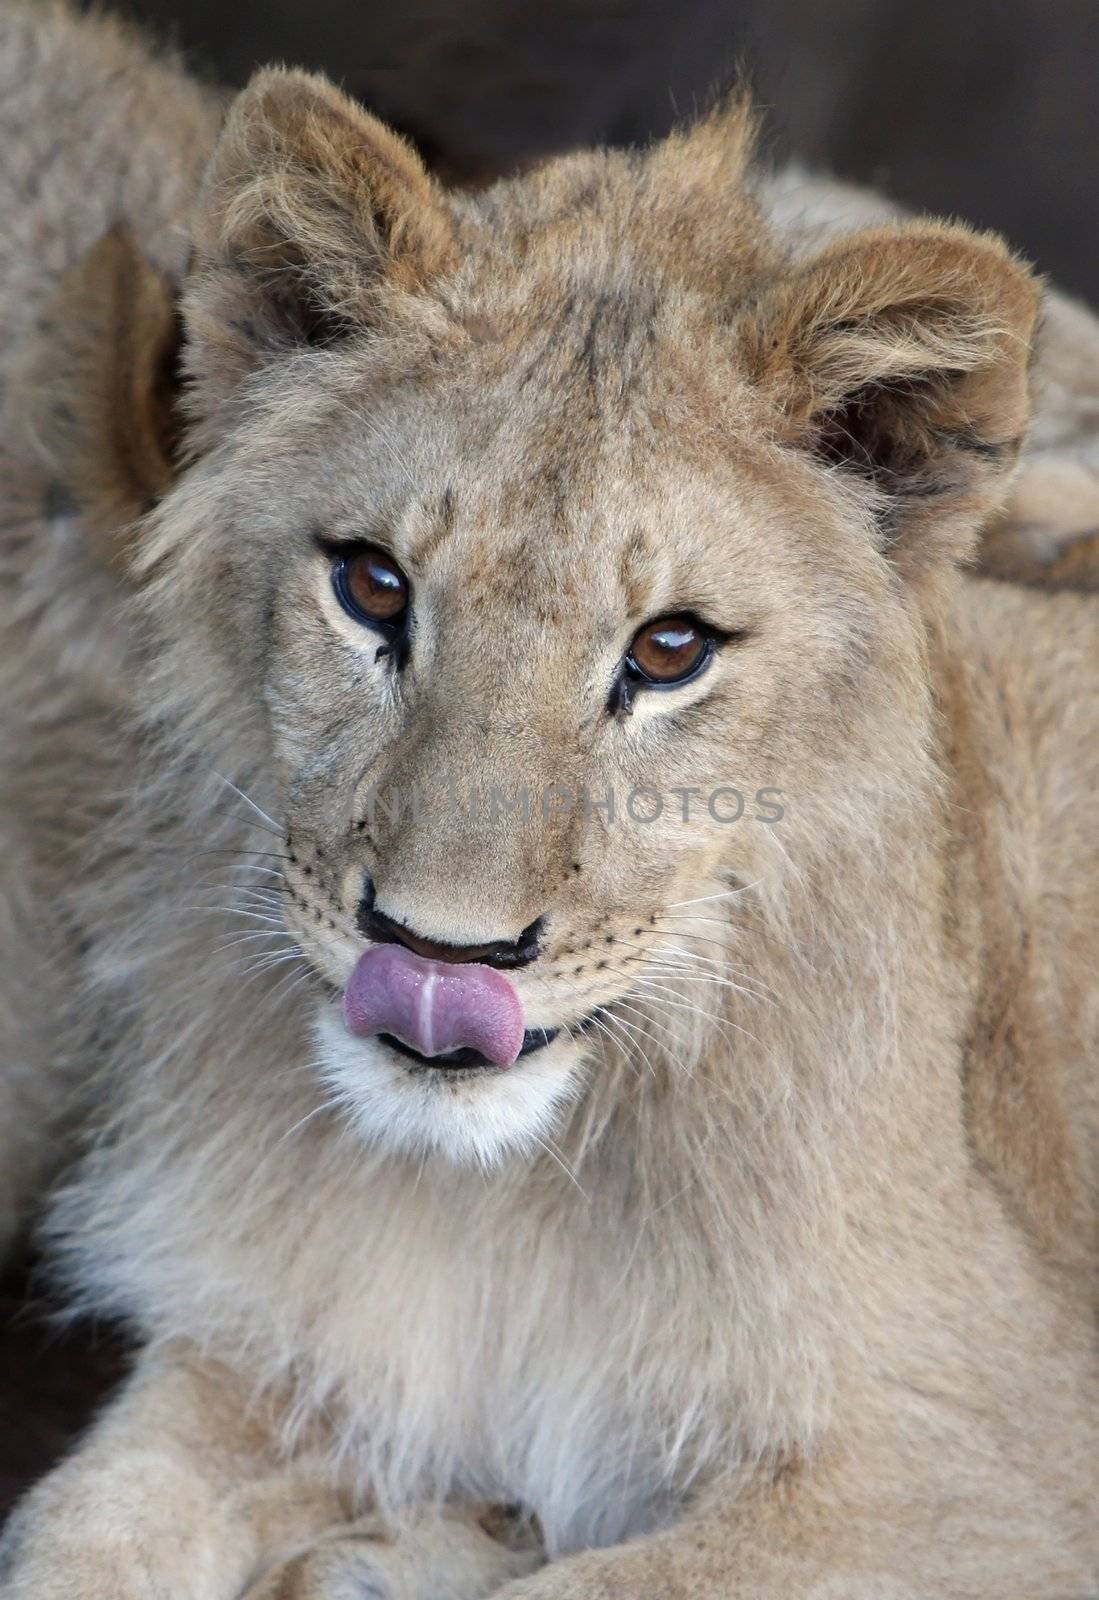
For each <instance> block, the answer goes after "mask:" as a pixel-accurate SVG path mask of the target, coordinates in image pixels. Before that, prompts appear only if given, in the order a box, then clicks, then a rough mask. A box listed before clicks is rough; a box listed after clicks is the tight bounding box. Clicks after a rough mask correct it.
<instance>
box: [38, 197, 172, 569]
mask: <svg viewBox="0 0 1099 1600" xmlns="http://www.w3.org/2000/svg"><path fill="white" fill-rule="evenodd" d="M179 349H180V322H179V317H178V315H177V290H176V286H175V284H174V283H173V282H172V281H171V280H170V279H169V278H168V276H167V275H166V274H165V273H163V272H161V271H160V270H159V269H158V268H157V267H155V266H154V265H153V264H152V263H151V262H150V261H149V259H148V257H147V256H146V255H145V252H144V251H143V250H142V248H141V246H140V245H139V244H138V243H137V241H136V239H135V238H134V236H133V234H132V233H131V232H130V230H129V229H128V228H127V227H125V226H122V225H119V226H117V227H115V228H112V229H111V231H110V232H109V233H107V234H105V235H104V236H103V238H102V239H100V240H99V242H98V244H96V245H93V247H92V248H91V250H89V251H88V253H87V254H86V255H85V256H84V257H83V258H82V259H81V260H80V261H79V262H77V264H76V265H75V266H74V267H73V268H71V269H70V271H69V272H68V273H66V275H65V277H64V278H62V280H61V282H60V284H59V285H58V288H57V291H56V293H55V294H54V296H53V298H52V300H51V301H50V302H49V304H48V306H47V308H46V312H45V315H44V316H43V318H42V319H41V321H40V322H39V325H38V327H37V328H36V330H35V332H34V334H33V335H32V336H31V337H30V338H29V339H28V341H27V343H26V345H25V347H24V349H23V351H22V353H21V355H20V356H19V358H18V359H17V361H16V363H15V366H14V369H13V371H12V374H11V384H10V402H9V416H10V419H11V421H10V426H11V427H13V428H16V429H23V430H24V431H25V435H26V438H27V440H28V442H29V446H30V448H31V449H32V451H33V453H34V455H35V456H36V457H37V459H38V460H39V461H40V462H41V464H42V467H43V468H44V470H45V471H46V472H47V473H48V474H49V476H50V479H51V481H52V482H53V483H54V484H55V485H56V487H57V489H58V490H59V491H60V492H61V494H62V495H63V496H64V497H65V499H67V500H69V501H71V502H72V504H73V505H74V506H75V507H76V509H77V510H78V512H79V514H80V519H81V522H82V524H83V526H84V527H85V528H86V530H87V533H88V537H89V538H90V539H91V540H92V541H93V542H94V544H95V547H96V550H97V553H98V555H99V557H100V559H101V560H102V561H103V562H104V563H105V564H106V565H108V566H110V567H112V568H114V569H115V570H116V571H119V572H120V573H123V574H124V573H126V572H127V571H128V549H129V544H130V541H131V539H132V536H133V529H134V526H135V524H136V523H137V521H138V520H139V518H140V517H141V516H142V515H143V514H144V513H145V512H146V511H148V510H149V508H150V507H151V506H152V505H154V504H155V502H156V501H157V500H158V499H159V498H160V496H161V495H162V494H163V493H164V492H165V491H166V490H167V489H168V488H169V487H170V485H171V483H172V480H173V478H174V476H175V473H176V470H177V447H178V443H179V412H178V405H177V402H178V397H179V389H178V364H179Z"/></svg>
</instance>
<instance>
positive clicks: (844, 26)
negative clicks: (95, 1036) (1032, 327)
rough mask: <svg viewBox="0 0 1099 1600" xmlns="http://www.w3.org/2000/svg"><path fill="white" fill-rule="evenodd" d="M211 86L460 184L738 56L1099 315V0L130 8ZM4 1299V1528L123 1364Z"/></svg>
mask: <svg viewBox="0 0 1099 1600" xmlns="http://www.w3.org/2000/svg"><path fill="white" fill-rule="evenodd" d="M122 8H123V9H126V10H128V11H129V12H130V13H131V15H133V16H136V17H138V18H139V19H141V20H143V21H145V22H147V23H150V24H151V25H152V26H153V27H154V28H155V29H156V31H157V32H158V33H160V34H161V35H162V36H163V37H166V38H168V39H169V40H171V41H173V42H175V43H177V44H178V45H179V46H180V47H181V48H182V49H183V50H184V52H185V54H186V56H187V58H188V60H189V61H190V63H191V65H192V66H193V67H194V68H195V69H196V70H198V71H200V72H202V73H203V74H204V75H206V76H208V77H211V78H217V79H222V80H224V81H226V82H229V83H241V82H243V80H244V79H245V78H246V77H247V76H248V74H249V72H250V71H251V70H252V68H253V67H254V66H256V65H258V64H260V63H263V62H268V61H273V60H284V61H287V62H291V63H295V64H299V65H304V66H310V67H319V68H323V69H324V70H326V71H328V72H329V73H331V75H332V76H333V77H335V78H336V79H338V80H339V81H340V82H342V83H343V85H344V86H345V87H346V88H348V89H349V90H351V91H352V92H353V93H354V94H357V95H358V96H360V97H361V98H362V99H363V100H364V101H366V103H367V104H368V105H370V106H371V107H372V109H374V110H375V111H377V112H379V113H380V114H381V115H383V116H385V117H388V118H389V119H390V120H392V121H393V122H395V123H396V124H397V125H398V126H399V127H401V128H402V129H403V130H404V131H405V132H406V133H408V134H410V135H411V136H412V137H413V138H414V139H415V140H416V141H417V142H418V143H419V144H420V146H421V148H422V149H423V151H424V153H425V155H426V156H427V157H428V159H429V161H430V162H431V163H432V164H433V165H434V166H435V167H436V168H437V169H438V170H439V171H440V172H441V173H442V174H443V175H444V176H446V177H448V178H451V179H453V180H454V181H458V182H463V183H476V182H483V181H486V180H487V179H490V178H492V177H495V176H497V175H499V174H500V173H504V172H509V171H514V170H516V169H517V168H520V167H522V166H524V165H526V164H529V163H530V162H531V161H535V160H537V159H539V158H540V157H542V156H545V155H547V154H549V153H551V152H553V151H555V150H560V149H565V148H568V147H569V146H570V145H575V144H589V143H593V142H610V143H628V142H631V141H639V140H645V139H648V138H650V137H652V136H653V135H656V134H660V133H663V132H665V131H666V130H667V128H668V127H669V126H670V125H671V123H672V122H673V121H674V120H676V119H677V118H679V117H683V116H689V115H690V114H691V113H692V112H693V111H694V110H696V109H698V108H700V107H702V106H704V105H705V104H706V103H707V101H708V99H709V97H710V95H711V93H712V92H713V90H714V88H715V87H718V86H721V85H724V84H727V83H728V82H729V81H730V80H731V78H732V77H733V75H734V72H735V70H736V68H737V66H738V64H743V66H745V67H746V68H747V71H748V73H749V76H750V77H751V78H752V80H753V81H754V83H755V86H756V92H757V98H758V99H759V101H760V103H761V104H762V106H763V107H764V108H765V110H766V112H767V130H768V131H767V134H766V138H765V148H766V149H767V151H768V153H769V154H771V155H772V156H774V157H775V158H776V159H781V158H783V157H785V156H789V155H792V154H793V155H797V156H800V157H801V158H803V159H804V160H806V161H807V162H809V163H811V164H812V165H814V166H819V167H824V168H828V169H830V170H832V171H834V172H836V173H838V174H839V175H840V176H843V177H846V178H851V179H855V180H857V181H861V182H865V183H871V184H874V185H876V186H878V187H881V188H883V189H886V190H888V191H889V192H890V193H891V194H892V195H894V196H895V197H896V198H897V199H899V200H902V201H904V202H906V203H907V204H909V205H910V206H913V207H916V208H922V209H927V210H932V211H939V212H945V213H952V214H957V215H961V216H963V217H966V218H967V219H968V220H970V221H971V222H975V223H979V224H981V225H984V226H986V227H995V228H999V229H1002V230H1003V231H1004V232H1005V233H1006V234H1007V235H1008V236H1009V237H1010V238H1011V239H1012V241H1013V242H1014V243H1015V244H1016V245H1017V246H1018V247H1019V248H1021V249H1022V250H1024V251H1025V252H1026V253H1027V254H1028V255H1029V256H1030V257H1031V258H1032V259H1033V260H1034V261H1036V262H1037V264H1038V265H1039V266H1040V267H1041V268H1042V269H1043V270H1044V271H1046V272H1048V273H1050V274H1051V275H1052V276H1053V277H1054V278H1056V279H1057V280H1059V281H1060V282H1061V283H1062V284H1063V285H1064V286H1065V287H1067V288H1070V289H1073V290H1075V291H1076V292H1077V293H1079V294H1082V295H1085V296H1087V297H1089V298H1091V299H1093V300H1095V301H1097V302H1099V208H1097V207H1096V205H1095V204H1094V202H1093V187H1094V182H1095V172H1096V167H1097V165H1099V163H1097V159H1096V158H1097V157H1099V72H1097V70H1096V69H1097V66H1099V43H1097V33H1099V6H1097V5H1096V0H949V3H948V0H402V3H399V4H395V3H394V0H389V3H388V4H385V5H383V4H380V3H379V0H235V3H234V0H123V5H122ZM27 1299H28V1297H27V1292H26V1275H25V1272H24V1273H15V1274H13V1275H11V1276H10V1277H9V1279H8V1280H7V1281H6V1283H3V1284H0V1518H2V1516H3V1511H4V1507H5V1504H6V1503H7V1502H9V1501H10V1499H11V1497H12V1496H13V1495H14V1493H15V1492H16V1491H17V1489H19V1488H20V1487H21V1486H22V1485H23V1484H24V1483H25V1482H27V1481H29V1480H30V1478H31V1477H33V1476H34V1475H36V1474H37V1473H38V1472H40V1471H42V1470H43V1469H44V1467H45V1466H46V1465H47V1464H48V1462H49V1461H50V1459H51V1458H52V1457H54V1456H55V1455H56V1454H57V1453H58V1452H59V1450H60V1449H62V1448H63V1446H64V1444H65V1443H66V1441H67V1440H68V1438H69V1437H71V1434H72V1432H73V1431H74V1430H75V1429H76V1428H77V1427H79V1426H80V1424H81V1423H82V1421H83V1420H84V1418H85V1417H86V1415H87V1412H88V1408H89V1406H90V1404H91V1403H92V1401H93V1398H94V1396H95V1395H96V1394H99V1393H102V1392H104V1390H105V1389H106V1388H107V1387H108V1386H109V1384H110V1382H111V1381H112V1379H113V1378H114V1377H115V1376H116V1374H117V1372H118V1371H119V1370H120V1365H121V1361H122V1353H121V1346H120V1344H119V1342H118V1341H117V1340H116V1339H114V1338H112V1337H111V1336H110V1334H109V1331H108V1330H100V1331H98V1332H97V1331H96V1330H88V1329H79V1330H76V1331H75V1332H69V1333H68V1334H64V1333H63V1332H62V1330H61V1329H60V1327H59V1326H58V1325H56V1324H54V1323H51V1322H50V1321H49V1320H48V1311H49V1308H48V1305H47V1304H46V1303H44V1302H43V1301H42V1300H41V1298H39V1297H38V1296H37V1295H36V1296H35V1297H34V1300H35V1309H33V1310H29V1309H28V1308H27Z"/></svg>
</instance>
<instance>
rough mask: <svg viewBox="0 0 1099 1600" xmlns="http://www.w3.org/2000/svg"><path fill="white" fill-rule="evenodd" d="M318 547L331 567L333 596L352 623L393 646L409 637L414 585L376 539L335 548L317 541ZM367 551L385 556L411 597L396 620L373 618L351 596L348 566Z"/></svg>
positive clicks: (341, 544)
mask: <svg viewBox="0 0 1099 1600" xmlns="http://www.w3.org/2000/svg"><path fill="white" fill-rule="evenodd" d="M317 544H318V546H319V548H320V550H321V551H322V553H323V554H324V555H325V556H326V558H327V559H328V561H329V562H330V563H331V580H332V590H333V593H334V594H335V596H336V599H337V600H338V601H339V603H340V605H341V606H342V608H343V610H344V611H346V613H347V615H348V616H349V617H350V618H351V619H352V621H353V622H357V623H358V624H359V626H360V627H362V628H370V629H372V630H373V631H374V632H375V633H380V634H381V635H382V637H383V638H384V639H386V640H389V641H391V642H392V641H394V640H397V639H401V638H403V637H404V636H405V635H406V634H407V633H408V629H409V625H410V622H411V618H412V585H411V583H410V582H409V579H408V576H407V574H406V573H405V572H404V571H403V569H402V568H401V565H400V563H399V562H398V561H397V560H396V559H395V558H394V557H393V556H392V555H390V553H389V551H388V550H387V549H386V548H385V546H384V545H383V544H380V543H379V542H378V541H377V540H376V539H361V540H356V541H355V542H354V543H351V542H350V541H349V542H347V543H340V544H335V543H331V542H329V541H327V540H322V539H319V538H318V540H317ZM367 551H376V552H377V553H378V554H379V555H382V556H384V557H385V559H386V560H387V561H389V562H391V563H392V565H393V566H394V567H395V568H396V569H397V571H398V572H400V573H401V576H402V577H403V578H404V581H405V584H406V586H407V589H408V595H407V599H406V600H405V603H404V606H403V607H402V609H401V610H400V611H399V612H398V613H397V614H396V616H393V617H372V616H371V615H370V614H369V612H366V611H363V610H362V608H361V607H360V606H359V605H358V604H357V603H356V601H355V598H354V596H353V595H352V593H351V589H350V586H349V581H348V565H349V563H350V562H351V561H353V560H354V559H355V557H356V556H361V555H363V554H365V553H366V552H367Z"/></svg>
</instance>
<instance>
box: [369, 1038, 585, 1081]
mask: <svg viewBox="0 0 1099 1600" xmlns="http://www.w3.org/2000/svg"><path fill="white" fill-rule="evenodd" d="M560 1031H561V1030H560V1028H527V1030H526V1031H525V1033H524V1034H523V1042H522V1044H521V1045H520V1047H519V1054H518V1055H517V1056H516V1058H515V1059H516V1060H517V1061H521V1060H522V1058H523V1057H524V1056H529V1055H533V1053H534V1051H535V1050H543V1049H544V1048H545V1047H546V1045H548V1044H552V1042H553V1040H554V1039H556V1038H557V1035H558V1034H559V1033H560ZM377 1037H378V1039H379V1040H380V1042H381V1043H382V1044H386V1045H388V1046H389V1048H390V1049H391V1050H396V1051H397V1053H398V1055H402V1056H405V1057H407V1059H408V1060H409V1061H414V1062H416V1064H417V1065H418V1066H421V1067H430V1068H432V1069H433V1070H434V1071H436V1072H438V1071H443V1072H457V1071H485V1070H487V1069H491V1070H492V1071H493V1072H502V1071H504V1070H505V1069H504V1068H503V1067H502V1066H501V1065H500V1063H499V1062H496V1061H490V1060H489V1058H488V1057H487V1056H486V1055H482V1053H481V1051H480V1050H475V1049H474V1048H473V1047H472V1046H470V1045H461V1046H459V1048H457V1049H455V1050H444V1051H442V1052H441V1053H440V1054H438V1055H432V1056H429V1055H425V1054H424V1053H423V1052H422V1051H420V1050H417V1049H415V1048H414V1047H413V1046H412V1045H410V1044H405V1042H404V1040H403V1039H398V1038H397V1037H396V1036H395V1035H394V1034H391V1033H379V1034H378V1036H377Z"/></svg>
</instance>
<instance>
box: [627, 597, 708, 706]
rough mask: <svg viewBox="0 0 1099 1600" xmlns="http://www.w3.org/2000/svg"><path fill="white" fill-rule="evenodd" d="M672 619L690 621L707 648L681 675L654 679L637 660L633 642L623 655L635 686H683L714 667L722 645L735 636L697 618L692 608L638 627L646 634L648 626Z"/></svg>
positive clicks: (645, 687) (666, 614) (665, 615)
mask: <svg viewBox="0 0 1099 1600" xmlns="http://www.w3.org/2000/svg"><path fill="white" fill-rule="evenodd" d="M672 621H677V622H680V621H681V622H686V623H689V624H690V626H691V627H692V628H695V629H697V631H698V632H699V633H700V634H701V635H702V640H703V648H702V650H701V652H700V654H699V657H698V660H697V661H695V662H694V663H693V664H692V665H691V666H690V667H689V668H688V669H687V671H686V672H684V673H681V674H680V676H679V677H678V678H654V677H652V675H651V674H650V673H648V672H646V671H645V669H644V667H643V666H641V664H640V663H639V662H638V661H637V660H635V658H634V654H633V646H632V644H631V646H630V648H629V650H627V652H626V654H625V655H624V656H623V658H622V670H623V673H624V675H625V676H626V677H627V678H628V679H629V680H630V682H631V684H632V685H633V686H634V687H635V688H643V689H682V688H683V686H684V684H688V683H691V682H693V681H694V679H695V678H698V677H701V675H702V673H704V672H705V671H706V669H707V667H709V666H710V664H711V662H712V661H713V659H714V656H715V655H716V654H717V652H718V649H719V647H720V646H721V645H723V644H724V643H725V642H726V640H727V639H729V638H730V637H731V635H730V634H727V633H722V632H721V631H720V630H719V629H717V628H714V627H712V626H711V625H710V623H708V622H703V621H702V619H701V617H696V616H694V615H693V614H692V613H691V612H689V611H669V612H667V613H665V614H664V615H663V616H660V617H654V618H653V619H652V621H651V622H646V623H643V624H642V626H641V627H640V628H639V629H638V633H644V631H645V629H646V628H652V627H655V626H656V624H657V623H659V622H672ZM634 637H635V638H636V637H637V635H636V634H635V635H634Z"/></svg>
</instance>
